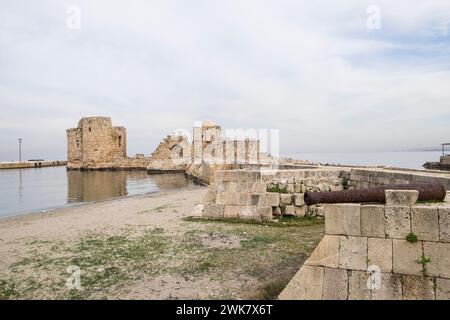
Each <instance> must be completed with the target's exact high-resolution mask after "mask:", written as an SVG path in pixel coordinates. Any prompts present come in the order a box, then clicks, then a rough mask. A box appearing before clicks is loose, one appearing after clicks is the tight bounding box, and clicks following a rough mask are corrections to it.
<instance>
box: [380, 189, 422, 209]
mask: <svg viewBox="0 0 450 320" xmlns="http://www.w3.org/2000/svg"><path fill="white" fill-rule="evenodd" d="M385 194H386V205H387V206H412V205H413V204H415V203H416V202H417V199H419V191H417V190H386V191H385Z"/></svg>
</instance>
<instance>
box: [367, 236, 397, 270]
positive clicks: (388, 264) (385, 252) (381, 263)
mask: <svg viewBox="0 0 450 320" xmlns="http://www.w3.org/2000/svg"><path fill="white" fill-rule="evenodd" d="M368 258H369V260H368V264H369V265H375V266H378V267H379V268H380V269H381V272H392V239H380V238H369V239H368Z"/></svg>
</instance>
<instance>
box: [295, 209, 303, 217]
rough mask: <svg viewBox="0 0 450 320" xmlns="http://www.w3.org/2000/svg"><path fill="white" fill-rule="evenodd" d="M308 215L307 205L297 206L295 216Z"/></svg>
mask: <svg viewBox="0 0 450 320" xmlns="http://www.w3.org/2000/svg"><path fill="white" fill-rule="evenodd" d="M305 215H306V206H301V207H295V216H297V217H304V216H305Z"/></svg>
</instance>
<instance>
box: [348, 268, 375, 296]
mask: <svg viewBox="0 0 450 320" xmlns="http://www.w3.org/2000/svg"><path fill="white" fill-rule="evenodd" d="M348 275H349V278H348V291H349V295H348V299H349V300H370V298H371V290H370V289H369V288H368V286H367V280H368V279H369V273H368V272H365V271H348Z"/></svg>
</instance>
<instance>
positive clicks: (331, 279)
mask: <svg viewBox="0 0 450 320" xmlns="http://www.w3.org/2000/svg"><path fill="white" fill-rule="evenodd" d="M347 298H348V275H347V270H343V269H332V268H325V274H324V279H323V292H322V299H323V300H347Z"/></svg>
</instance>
